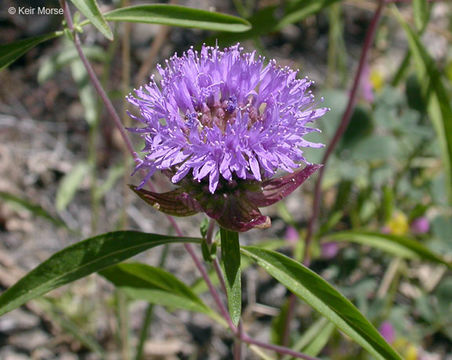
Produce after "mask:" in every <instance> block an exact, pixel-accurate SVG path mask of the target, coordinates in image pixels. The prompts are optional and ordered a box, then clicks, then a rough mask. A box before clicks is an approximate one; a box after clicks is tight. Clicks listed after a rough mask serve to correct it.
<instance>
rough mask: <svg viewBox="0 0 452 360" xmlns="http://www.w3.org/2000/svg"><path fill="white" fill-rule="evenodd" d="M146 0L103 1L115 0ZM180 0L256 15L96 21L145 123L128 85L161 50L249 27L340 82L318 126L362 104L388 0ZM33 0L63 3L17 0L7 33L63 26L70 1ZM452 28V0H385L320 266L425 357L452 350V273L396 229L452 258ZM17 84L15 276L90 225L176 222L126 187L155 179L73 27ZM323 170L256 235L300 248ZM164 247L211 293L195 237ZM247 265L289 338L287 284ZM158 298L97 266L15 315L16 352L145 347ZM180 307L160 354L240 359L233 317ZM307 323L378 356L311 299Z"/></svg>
mask: <svg viewBox="0 0 452 360" xmlns="http://www.w3.org/2000/svg"><path fill="white" fill-rule="evenodd" d="M141 3H144V2H140V1H132V0H130V1H128V0H123V1H99V4H100V7H101V11H102V12H106V11H109V10H112V9H114V8H117V7H119V6H127V5H132V4H141ZM171 3H172V4H179V5H185V6H190V7H194V8H198V9H206V10H215V11H218V12H223V13H227V14H232V15H236V16H240V17H243V18H245V19H248V20H249V22H250V23H251V24H252V29H251V30H249V31H246V32H243V33H221V32H220V33H219V32H213V31H208V30H199V29H183V28H177V27H167V26H161V25H150V24H130V23H111V27H112V30H113V33H114V35H115V40H114V41H108V40H107V39H106V38H105V37H104V36H103V35H102V34H100V33H99V32H97V31H96V30H95V28H94V27H92V26H86V27H85V28H84V29H83V31H84V32H83V34H82V39H83V45H84V50H85V52H86V55H87V56H88V57H89V59H90V60H91V61H92V63H93V64H94V67H95V70H96V72H97V73H98V75H99V77H100V78H101V79H102V83H103V85H104V87H105V88H106V89H107V90H108V93H109V95H110V97H111V98H112V99H113V100H114V104H115V106H116V108H117V109H121V111H122V113H123V122H124V124H125V125H126V126H131V125H132V123H131V120H130V119H129V117H128V115H127V114H126V110H127V108H126V107H127V104H126V103H125V101H124V100H123V99H124V96H125V95H126V94H127V93H129V92H130V91H131V90H132V89H133V88H135V87H138V86H140V85H142V84H143V83H145V82H146V80H147V79H148V77H149V76H150V75H151V74H154V73H155V72H156V71H155V66H156V64H157V63H162V62H163V61H164V59H166V58H168V57H169V56H171V55H172V54H174V53H175V52H178V53H179V54H180V53H181V52H183V51H184V50H186V49H187V48H188V47H189V46H195V47H199V46H200V44H202V43H211V44H215V43H217V44H218V45H219V46H220V47H225V46H228V45H231V44H234V43H236V42H240V43H241V44H242V46H244V47H245V49H247V50H250V51H251V50H253V49H256V50H257V51H258V53H259V54H262V55H264V56H265V57H266V58H267V59H271V58H275V59H276V60H277V62H278V63H279V64H280V65H282V66H286V65H287V66H290V67H292V68H299V69H300V75H301V76H308V77H309V78H311V79H313V80H315V82H316V84H315V87H314V93H315V95H316V97H317V98H318V99H320V97H323V98H324V100H323V105H325V106H328V107H330V108H331V111H330V112H329V113H328V114H327V115H326V116H324V117H323V118H322V119H320V120H319V121H318V122H317V123H316V124H315V125H316V126H317V127H319V128H320V129H321V130H322V132H321V133H315V134H312V135H311V137H310V140H315V141H319V142H322V143H324V144H328V143H329V142H330V140H331V139H332V137H333V135H334V133H335V130H336V128H337V126H338V124H339V122H340V121H341V118H342V115H343V112H344V109H345V107H346V104H347V102H348V99H349V92H350V87H351V83H352V81H353V79H354V77H355V72H356V67H357V63H358V59H359V57H360V53H361V51H362V47H363V41H364V36H365V33H366V30H367V28H368V27H369V22H370V20H371V18H372V16H373V13H374V11H375V9H376V7H377V1H371V0H343V1H338V0H336V1H334V0H287V1H277V0H233V1H225V0H209V1H207V0H205V1H203V0H179V1H173V0H172V1H171ZM18 6H25V7H33V8H36V7H38V6H46V7H47V8H58V7H59V4H58V2H57V1H12V0H2V2H1V4H0V44H2V45H4V44H8V43H11V42H13V41H17V40H19V39H22V38H26V37H30V36H38V35H42V34H45V33H48V32H50V31H53V30H58V29H60V27H61V21H62V20H63V19H62V16H58V15H52V16H42V15H20V14H17V13H16V14H14V15H11V14H10V13H8V8H10V7H16V8H17V7H18ZM395 7H397V8H398V12H396V11H395V10H394V8H395ZM398 14H399V15H398ZM404 26H408V27H409V28H410V29H411V30H410V31H411V32H410V31H407V30H406V29H405V28H404ZM451 42H452V4H451V3H450V2H448V1H433V2H427V1H425V2H424V1H413V2H411V1H401V2H400V3H398V4H397V5H387V6H386V7H385V9H384V12H383V17H382V19H381V21H380V23H379V25H378V28H377V32H376V37H375V40H374V43H373V44H372V47H371V49H370V52H369V54H368V58H367V62H366V64H365V69H364V75H363V76H362V78H361V83H360V88H359V92H358V97H357V102H356V107H355V109H354V111H353V114H352V117H351V121H350V124H349V126H348V127H347V130H346V132H345V134H344V136H343V137H342V139H341V140H340V142H339V144H338V146H337V147H336V149H335V151H334V153H333V155H332V157H331V158H330V160H329V163H328V167H327V169H326V173H325V177H324V181H323V185H322V191H323V196H322V205H321V212H320V216H319V218H318V219H317V223H318V229H317V231H316V233H315V235H314V237H313V248H314V251H313V260H312V263H311V268H312V269H313V270H314V271H316V272H317V273H319V274H321V275H322V276H323V277H324V278H325V279H327V280H328V281H329V282H331V283H332V284H333V285H334V286H335V287H336V288H338V289H340V291H341V292H342V293H343V294H344V295H346V296H347V297H348V298H349V299H351V300H352V301H353V302H354V303H355V304H356V305H357V306H358V307H359V309H360V310H361V311H362V312H363V313H364V314H365V315H366V316H367V317H368V318H369V319H370V320H371V321H372V322H373V323H374V324H375V325H376V326H379V327H380V328H381V331H382V333H383V334H384V335H385V336H386V337H387V339H388V341H390V342H392V344H393V345H394V347H395V348H396V349H397V350H398V351H399V352H400V353H401V354H402V355H403V356H404V357H405V358H406V359H408V360H412V359H423V360H427V359H432V360H433V359H435V360H440V359H452V355H451V354H452V318H451V315H450V314H452V309H451V304H452V276H451V274H450V271H449V272H447V270H446V267H445V266H444V265H438V264H435V263H429V262H426V261H423V260H420V259H419V258H420V257H421V258H422V257H424V258H427V259H428V255H425V253H422V252H421V253H416V252H414V253H413V252H411V253H410V252H409V251H408V252H407V250H406V248H404V247H403V246H396V245H394V244H395V243H394V242H393V241H389V240H390V239H391V236H395V237H397V239H402V240H401V241H402V242H403V239H408V241H412V240H413V241H415V242H416V243H418V244H421V245H423V249H424V248H425V249H428V250H429V251H432V252H434V253H436V254H440V255H442V256H444V257H445V258H446V259H448V260H449V261H450V259H451V256H452V241H451V240H452V208H451V206H450V204H451V201H450V199H451V192H450V191H451V188H452V182H451V178H450V174H451V163H452V160H451V159H452V146H451V143H452V140H451V137H452V131H450V132H448V130H451V129H452V117H451V116H449V115H452V111H451V107H452V50H451V49H452V47H451V46H450V44H451ZM0 83H1V86H0V290H3V289H5V288H7V287H9V286H10V285H11V284H12V283H14V282H15V281H16V280H17V279H18V278H19V277H20V276H21V275H22V274H23V273H24V272H25V271H28V270H30V269H31V268H33V267H34V266H36V265H37V264H38V263H39V262H41V261H43V260H44V259H45V258H47V257H48V256H49V255H50V254H51V253H53V252H55V251H57V250H59V249H61V248H63V247H64V246H66V245H68V244H70V243H72V242H75V241H78V240H80V239H81V238H83V237H86V236H89V235H92V234H98V233H100V232H105V231H111V230H114V229H124V228H129V229H139V230H142V231H149V232H158V233H171V232H172V229H171V225H170V224H169V223H167V221H166V219H165V218H164V217H163V216H162V215H161V214H159V213H158V212H156V211H154V210H153V209H150V208H148V207H146V206H145V205H144V203H143V204H142V202H141V201H140V200H137V199H135V197H134V196H133V195H132V194H131V193H130V191H129V190H128V187H127V186H126V184H129V183H137V180H136V179H134V178H133V177H131V176H130V173H131V171H132V168H133V161H132V159H129V158H128V155H127V154H126V153H125V151H124V147H123V144H122V141H121V139H120V137H119V134H118V133H117V130H116V129H114V126H113V125H112V122H111V119H109V118H108V114H107V113H106V112H105V110H104V109H103V107H102V105H101V104H100V102H99V101H98V99H97V96H96V94H95V92H94V89H93V88H92V87H91V85H90V84H89V81H88V78H87V74H86V71H85V69H84V67H83V66H82V63H81V61H80V60H79V59H78V57H77V54H76V51H75V48H74V47H73V44H72V43H71V42H70V41H69V40H68V39H66V38H64V37H60V38H59V39H56V40H52V41H49V42H45V43H42V44H40V45H38V46H37V47H35V48H33V49H32V50H31V51H29V52H28V53H27V54H25V55H24V56H23V57H21V58H20V59H19V60H18V61H16V62H15V63H13V64H12V65H11V66H9V67H8V68H7V69H4V70H2V71H1V72H0ZM319 101H320V100H319ZM134 141H136V142H137V144H138V142H139V139H138V138H136V137H135V138H134ZM137 146H138V145H137ZM324 151H325V149H321V150H318V149H312V150H311V149H308V150H306V156H307V158H308V160H310V161H312V162H321V159H322V155H323V152H324ZM155 183H156V184H157V186H158V187H159V188H160V189H162V190H163V189H168V188H169V186H170V185H169V184H168V181H167V180H166V178H164V177H159V176H158V175H156V176H155ZM313 184H314V180H313V179H311V181H310V182H309V184H305V185H304V186H303V190H300V191H297V192H296V193H295V194H293V195H292V196H291V197H289V198H288V199H287V200H286V201H285V202H284V203H282V204H279V205H278V206H275V207H273V208H270V209H267V210H266V213H267V214H269V215H270V216H271V218H272V223H273V226H272V228H271V229H269V230H266V231H262V230H253V231H250V232H249V233H247V234H245V235H244V236H243V237H242V238H243V241H244V242H245V243H253V244H256V245H261V246H265V247H269V248H277V249H281V250H282V251H285V252H286V253H288V254H289V253H293V254H294V257H295V258H298V259H300V257H301V254H302V253H303V249H302V247H303V239H304V237H305V235H306V230H305V229H306V224H307V222H308V220H309V216H310V214H311V211H312V210H311V203H312V188H313ZM201 220H202V216H201V215H199V216H197V217H194V218H189V219H182V220H180V221H179V220H178V222H179V223H180V224H181V227H182V229H183V230H184V232H185V233H186V234H187V235H191V236H198V235H199V226H198V225H197V224H199V222H200V221H201ZM422 255H425V256H422ZM162 258H163V259H166V260H164V262H165V268H166V269H167V270H169V271H172V272H173V273H175V274H176V275H178V276H179V277H180V278H181V279H183V280H184V281H185V282H188V283H192V284H193V289H194V290H196V291H197V292H199V293H203V291H205V289H204V288H203V286H202V285H200V284H199V283H197V282H196V278H197V275H196V273H195V272H194V270H193V268H192V266H191V263H190V260H189V259H186V256H185V254H184V251H183V249H182V248H181V247H180V246H179V245H174V246H171V247H170V248H169V249H168V248H165V249H164V250H162V252H159V251H156V252H153V253H152V254H146V255H140V260H142V261H145V262H147V263H149V264H152V265H155V266H157V265H158V264H161V263H162V262H161V260H162ZM243 280H244V286H245V289H246V290H244V296H245V299H244V307H245V308H244V314H245V315H244V324H245V326H246V327H247V328H248V331H249V333H251V334H254V335H255V336H256V337H258V338H259V337H262V338H265V337H269V336H270V337H271V339H272V340H273V341H274V342H275V343H282V342H284V339H283V338H282V337H283V332H284V331H283V329H282V328H281V323H282V321H281V319H283V318H284V312H285V310H286V309H287V301H286V300H285V299H286V290H285V288H284V287H282V286H281V285H279V284H277V283H276V282H275V281H274V280H270V279H269V278H268V277H267V276H266V275H264V274H263V273H261V272H259V271H258V270H257V269H254V268H253V269H252V268H250V269H249V270H247V272H246V274H245V275H244V279H243ZM206 301H208V300H206ZM121 302H126V303H128V307H126V310H127V311H125V313H124V311H123V312H122V313H121V314H120V316H115V313H117V312H118V309H119V310H121V309H124V307H121V306H120V305H121ZM145 305H146V304H143V303H142V302H132V301H131V300H130V299H127V298H124V296H121V295H120V294H119V295H118V294H117V293H113V292H112V287H111V285H110V284H109V283H107V282H106V281H105V280H103V279H101V278H99V277H94V276H92V277H89V278H87V279H84V280H83V281H80V282H78V283H76V284H75V285H71V286H70V287H67V288H65V289H64V290H57V291H54V292H53V293H51V294H50V295H49V296H47V297H45V298H43V299H42V300H38V301H35V302H32V303H30V304H29V305H27V306H26V307H24V308H22V309H20V310H15V311H14V312H12V313H10V314H7V315H5V316H3V317H1V318H0V359H2V360H3V359H5V360H14V359H46V360H48V359H98V358H108V359H118V358H121V359H123V358H125V357H127V356H128V355H127V351H125V352H124V348H126V349H127V347H128V346H129V343H134V342H135V343H136V342H137V341H138V340H137V337H138V334H137V333H138V329H139V327H140V324H141V320H142V311H143V309H144V307H145ZM174 312H175V309H171V308H170V309H165V308H163V307H156V309H155V310H154V314H153V318H154V320H153V321H152V325H151V332H150V336H149V338H148V340H147V341H146V343H145V347H144V349H145V350H144V352H145V358H148V359H230V358H231V354H230V352H229V347H230V346H229V345H230V344H231V338H230V336H229V335H228V334H227V333H226V332H225V331H224V330H223V329H222V328H220V327H217V326H215V325H212V324H211V323H210V322H209V321H208V319H206V318H205V317H203V316H201V315H199V314H197V315H193V314H190V313H188V312H184V311H181V310H177V314H178V316H177V317H176V316H174ZM116 318H117V319H119V321H116V320H115V319H116ZM121 321H122V322H128V323H129V324H130V325H131V329H132V332H131V333H130V334H121V331H120V329H121V328H122V327H121ZM292 326H293V329H292V331H291V333H290V342H291V344H292V346H294V347H295V348H296V349H298V350H300V351H303V352H304V353H307V354H311V355H314V356H319V357H321V358H325V359H366V358H369V356H368V355H366V354H365V353H364V352H363V351H361V350H360V349H359V348H358V347H357V346H355V345H353V344H352V343H351V342H349V341H348V340H347V339H345V338H344V337H343V336H341V335H340V333H339V332H337V331H335V330H334V328H333V327H331V326H329V325H328V324H327V323H326V322H325V321H324V320H322V319H318V318H317V316H316V315H315V314H314V313H313V312H312V310H311V309H310V308H309V307H307V306H305V305H303V304H299V306H297V308H296V311H295V314H294V318H293V321H292ZM306 330H309V331H306ZM314 338H315V339H316V341H315V342H311V341H310V339H314ZM118 339H121V341H118ZM249 356H250V357H249V358H250V359H251V358H259V357H258V356H257V355H255V354H251V353H250V354H249Z"/></svg>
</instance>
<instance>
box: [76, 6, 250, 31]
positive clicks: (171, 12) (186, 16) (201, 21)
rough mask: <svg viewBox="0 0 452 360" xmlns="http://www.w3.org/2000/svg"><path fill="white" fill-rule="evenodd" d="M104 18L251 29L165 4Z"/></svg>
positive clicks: (221, 16) (216, 15)
mask: <svg viewBox="0 0 452 360" xmlns="http://www.w3.org/2000/svg"><path fill="white" fill-rule="evenodd" d="M104 16H105V19H107V20H108V21H125V22H137V23H145V24H161V25H170V26H180V27H187V28H198V29H205V30H211V31H227V32H242V31H246V30H248V29H250V27H251V25H250V23H249V22H248V21H246V20H244V19H241V18H239V17H236V16H232V15H226V14H221V13H217V12H213V11H207V10H199V9H193V8H189V7H185V6H178V5H165V4H153V5H136V6H129V7H123V8H119V9H116V10H113V11H110V12H107V13H105V14H104ZM81 25H84V23H82V24H81Z"/></svg>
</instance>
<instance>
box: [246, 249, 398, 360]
mask: <svg viewBox="0 0 452 360" xmlns="http://www.w3.org/2000/svg"><path fill="white" fill-rule="evenodd" d="M242 253H243V254H245V255H246V256H249V257H250V258H251V259H253V260H254V261H255V262H257V264H259V265H260V266H261V267H263V268H264V269H265V270H266V271H267V272H268V273H269V274H270V275H271V276H273V277H274V278H275V279H276V280H278V281H279V282H280V283H281V284H283V285H284V286H286V287H287V288H288V289H289V290H290V291H292V292H293V293H294V294H295V295H297V296H298V297H300V298H301V299H302V300H304V301H305V302H306V303H307V304H309V305H310V306H312V307H313V308H314V309H315V310H317V311H318V312H320V313H321V314H322V315H323V316H325V317H326V318H328V319H329V320H330V321H331V322H332V323H334V324H335V325H336V326H337V327H338V328H339V329H340V330H342V331H343V332H344V333H345V334H347V335H348V336H349V337H350V338H352V339H353V340H354V341H356V342H357V343H358V344H360V345H361V346H362V347H363V348H364V349H366V350H367V351H368V352H369V353H370V354H372V355H373V356H375V357H376V358H377V359H381V360H391V359H397V360H401V357H400V356H399V355H398V354H397V353H396V352H395V351H394V350H393V349H392V348H391V346H390V345H388V344H387V343H386V341H385V340H384V339H383V337H382V336H381V335H380V333H379V332H378V330H377V329H375V327H374V326H373V325H372V324H371V323H370V322H369V321H368V320H367V319H366V318H365V317H364V316H363V315H362V314H361V313H360V312H359V310H358V309H357V308H356V307H355V306H354V305H353V304H352V303H351V302H350V301H349V300H347V299H346V298H345V297H344V296H342V295H341V294H340V293H339V292H338V291H337V290H336V289H334V288H333V287H332V286H331V285H330V284H328V282H326V281H325V280H324V279H322V278H321V277H320V276H319V275H317V274H316V273H314V272H313V271H311V270H310V269H308V268H306V267H305V266H303V265H301V264H300V263H297V262H296V261H294V260H292V259H290V258H288V257H287V256H285V255H282V254H280V253H277V252H274V251H270V250H263V249H259V248H256V247H252V246H243V247H242Z"/></svg>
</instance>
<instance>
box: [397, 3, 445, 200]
mask: <svg viewBox="0 0 452 360" xmlns="http://www.w3.org/2000/svg"><path fill="white" fill-rule="evenodd" d="M393 9H395V10H394V13H395V14H396V16H397V18H398V20H399V22H400V24H401V25H402V27H403V29H404V30H405V33H406V35H407V38H408V44H409V47H410V50H411V53H412V56H413V58H414V60H415V63H416V67H417V72H418V77H419V79H423V80H422V83H424V84H426V88H425V89H429V90H432V91H430V97H429V102H428V107H427V111H428V114H429V117H430V119H431V121H432V123H433V126H434V128H435V131H436V134H437V136H438V140H439V144H440V147H441V155H442V160H443V167H444V172H445V174H446V181H445V183H446V189H447V194H448V199H449V203H450V204H452V121H451V119H452V106H451V102H450V96H449V95H448V93H447V90H446V88H445V87H444V84H443V82H442V79H441V73H440V71H439V70H438V68H437V66H436V65H435V62H434V61H433V59H432V58H431V57H430V55H429V54H428V52H427V50H426V49H425V47H424V46H423V45H422V43H421V41H420V39H419V36H417V35H416V33H415V32H414V31H413V30H412V29H411V28H410V27H409V26H408V24H407V23H406V22H405V20H404V19H403V17H402V16H401V15H400V13H399V12H398V11H397V9H396V8H395V7H393Z"/></svg>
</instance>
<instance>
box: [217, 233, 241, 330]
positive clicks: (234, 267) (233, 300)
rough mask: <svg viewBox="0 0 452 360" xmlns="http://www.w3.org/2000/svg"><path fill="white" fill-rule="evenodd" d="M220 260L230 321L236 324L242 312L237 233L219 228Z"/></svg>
mask: <svg viewBox="0 0 452 360" xmlns="http://www.w3.org/2000/svg"><path fill="white" fill-rule="evenodd" d="M220 234H221V261H222V262H223V265H224V272H225V275H226V276H225V282H226V291H227V295H228V307H229V314H230V315H231V319H232V322H233V323H234V324H235V325H238V323H239V321H240V315H241V312H242V284H241V274H240V244H239V234H238V233H237V232H236V231H229V230H226V229H223V228H220Z"/></svg>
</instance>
